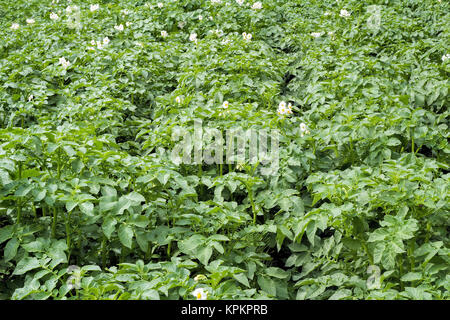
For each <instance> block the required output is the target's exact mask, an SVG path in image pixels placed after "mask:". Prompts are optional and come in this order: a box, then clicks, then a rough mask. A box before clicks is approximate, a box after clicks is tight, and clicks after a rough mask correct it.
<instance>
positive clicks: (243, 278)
mask: <svg viewBox="0 0 450 320" xmlns="http://www.w3.org/2000/svg"><path fill="white" fill-rule="evenodd" d="M233 278H235V279H236V280H237V281H239V282H240V283H242V284H243V285H244V286H246V287H248V288H250V284H249V283H248V279H247V276H246V275H245V274H243V273H236V274H233Z"/></svg>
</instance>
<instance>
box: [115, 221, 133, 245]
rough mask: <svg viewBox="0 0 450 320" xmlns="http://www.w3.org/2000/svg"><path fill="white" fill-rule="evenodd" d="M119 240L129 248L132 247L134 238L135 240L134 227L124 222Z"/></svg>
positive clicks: (120, 229)
mask: <svg viewBox="0 0 450 320" xmlns="http://www.w3.org/2000/svg"><path fill="white" fill-rule="evenodd" d="M118 235H119V240H120V242H121V243H122V244H123V245H124V246H125V247H127V248H129V249H131V245H132V240H133V229H131V227H130V226H128V225H126V224H122V225H121V226H120V227H119V232H118Z"/></svg>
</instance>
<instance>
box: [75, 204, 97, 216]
mask: <svg viewBox="0 0 450 320" xmlns="http://www.w3.org/2000/svg"><path fill="white" fill-rule="evenodd" d="M78 207H79V208H80V210H81V212H83V213H84V214H87V215H92V214H93V213H94V205H93V204H92V203H91V202H82V203H80V204H79V205H78Z"/></svg>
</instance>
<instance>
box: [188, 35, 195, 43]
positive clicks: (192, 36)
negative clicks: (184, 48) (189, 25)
mask: <svg viewBox="0 0 450 320" xmlns="http://www.w3.org/2000/svg"><path fill="white" fill-rule="evenodd" d="M189 40H190V41H192V42H194V43H195V44H197V34H196V33H192V34H191V35H190V36H189Z"/></svg>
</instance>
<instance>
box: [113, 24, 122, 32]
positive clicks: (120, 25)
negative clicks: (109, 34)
mask: <svg viewBox="0 0 450 320" xmlns="http://www.w3.org/2000/svg"><path fill="white" fill-rule="evenodd" d="M114 29H116V30H117V31H123V24H119V25H118V26H114Z"/></svg>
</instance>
